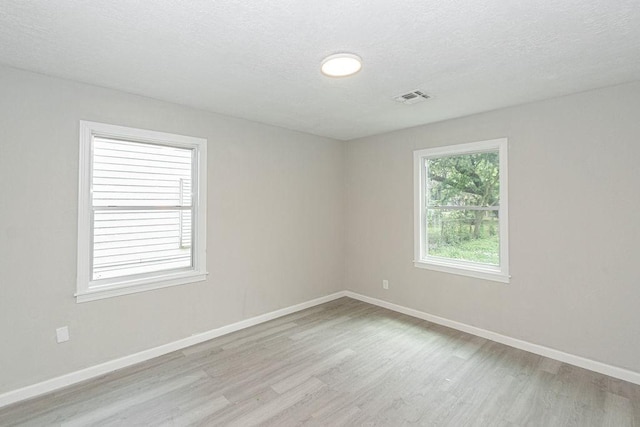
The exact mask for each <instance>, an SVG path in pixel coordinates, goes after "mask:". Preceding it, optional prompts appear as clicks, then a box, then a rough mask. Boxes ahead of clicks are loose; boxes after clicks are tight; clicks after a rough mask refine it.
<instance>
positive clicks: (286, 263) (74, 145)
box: [0, 67, 640, 393]
mask: <svg viewBox="0 0 640 427" xmlns="http://www.w3.org/2000/svg"><path fill="white" fill-rule="evenodd" d="M0 94H1V96H0V200H1V201H0V343H1V348H2V351H0V367H1V368H0V393H2V392H5V391H9V390H13V389H16V388H19V387H22V386H25V385H30V384H33V383H36V382H39V381H43V380H46V379H49V378H52V377H55V376H58V375H62V374H65V373H69V372H72V371H75V370H78V369H81V368H84V367H88V366H92V365H95V364H98V363H101V362H105V361H109V360H112V359H114V358H117V357H121V356H125V355H129V354H132V353H135V352H138V351H141V350H145V349H148V348H152V347H155V346H158V345H161V344H165V343H168V342H171V341H175V340H177V339H180V338H185V337H188V336H190V335H191V334H194V333H198V332H203V331H207V330H210V329H213V328H216V327H220V326H223V325H227V324H230V323H233V322H236V321H239V320H242V319H245V318H248V317H252V316H255V315H258V314H261V313H266V312H269V311H273V310H276V309H278V308H282V307H287V306H291V305H293V304H296V303H299V302H303V301H307V300H310V299H312V298H315V297H319V296H323V295H327V294H330V293H332V292H335V291H338V290H341V289H345V288H346V289H350V290H353V291H356V292H359V293H362V294H365V295H369V296H372V297H377V298H381V299H385V300H387V301H391V302H394V303H397V304H401V305H404V306H407V307H411V308H415V309H418V310H423V311H426V312H428V313H431V314H435V315H439V316H443V317H446V318H449V319H452V320H456V321H459V322H463V323H467V324H470V325H474V326H478V327H480V328H485V329H488V330H491V331H494V332H498V333H502V334H505V335H508V336H511V337H514V338H519V339H523V340H526V341H530V342H533V343H537V344H542V345H545V346H548V347H552V348H556V349H559V350H563V351H566V352H569V353H574V354H577V355H581V356H585V357H588V358H592V359H595V360H599V361H602V362H605V363H609V364H612V365H616V366H620V367H624V368H628V369H632V370H635V371H640V359H639V358H638V357H637V355H638V354H640V314H638V313H640V310H639V309H638V307H640V286H638V284H639V283H640V277H639V276H640V274H639V273H638V269H637V268H636V266H635V264H636V263H637V259H639V258H640V249H639V246H638V239H639V238H640V221H638V219H637V218H638V217H639V212H640V210H639V208H640V198H639V197H638V194H639V193H638V186H639V185H640V168H639V167H638V164H637V163H638V161H639V159H640V120H639V119H638V111H640V83H635V84H629V85H624V86H619V87H614V88H609V89H603V90H599V91H593V92H589V93H583V94H578V95H572V96H568V97H564V98H558V99H553V100H548V101H544V102H539V103H535V104H529V105H524V106H520V107H515V108H510V109H505V110H500V111H495V112H490V113H486V114H481V115H477V116H472V117H467V118H462V119H457V120H452V121H447V122H442V123H438V124H434V125H429V126H423V127H418V128H413V129H408V130H404V131H398V132H394V133H390V134H385V135H380V136H376V137H369V138H365V139H361V140H356V141H351V142H348V143H341V142H337V141H333V140H330V139H324V138H319V137H314V136H310V135H305V134H302V133H297V132H292V131H287V130H283V129H280V128H275V127H270V126H265V125H261V124H258V123H253V122H249V121H244V120H239V119H233V118H228V117H224V116H220V115H216V114H211V113H207V112H204V111H199V110H194V109H189V108H186V107H181V106H178V105H174V104H169V103H165V102H160V101H156V100H152V99H148V98H143V97H138V96H134V95H129V94H125V93H122V92H117V91H112V90H107V89H101V88H97V87H93V86H89V85H83V84H80V83H73V82H69V81H65V80H59V79H54V78H49V77H44V76H40V75H37V74H31V73H27V72H22V71H18V70H14V69H10V68H3V67H0ZM407 108H411V107H407ZM81 119H82V120H93V121H99V122H106V123H112V124H119V125H125V126H133V127H139V128H145V129H153V130H158V131H165V132H173V133H180V134H185V135H192V136H199V137H205V138H208V140H209V153H208V154H209V183H208V186H209V187H208V234H209V238H208V242H207V245H208V259H207V261H208V269H209V272H210V277H209V280H208V281H206V282H202V283H195V284H189V285H184V286H178V287H173V288H167V289H160V290H155V291H150V292H144V293H139V294H135V295H127V296H122V297H117V298H110V299H105V300H99V301H94V302H88V303H84V304H76V302H75V299H74V298H73V293H74V292H75V274H76V234H77V224H76V221H77V185H78V182H77V180H78V178H77V174H78V121H79V120H81ZM503 136H506V137H508V138H509V143H510V152H509V169H510V171H509V172H510V173H509V186H510V187H509V190H510V195H509V197H510V207H509V208H510V228H511V229H510V248H511V273H512V276H513V277H512V281H511V283H510V284H508V285H505V284H501V283H497V282H488V281H484V280H478V279H473V278H468V277H462V276H455V275H449V274H444V273H438V272H434V271H429V270H422V269H417V268H415V267H414V266H413V263H412V258H413V170H412V152H413V150H414V149H418V148H426V147H433V146H438V145H446V144H457V143H464V142H472V141H479V140H484V139H491V138H497V137H503ZM345 180H346V186H345ZM345 236H346V237H345ZM382 279H389V280H390V285H391V286H390V289H389V290H388V291H384V290H382V288H381V281H382ZM63 325H69V327H70V332H71V341H69V342H67V343H64V344H56V342H55V328H56V327H59V326H63Z"/></svg>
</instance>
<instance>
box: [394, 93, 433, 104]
mask: <svg viewBox="0 0 640 427" xmlns="http://www.w3.org/2000/svg"><path fill="white" fill-rule="evenodd" d="M427 99H429V95H427V94H426V93H424V92H422V91H421V90H414V91H411V92H407V93H403V94H402V95H398V96H394V97H393V100H394V101H396V102H402V103H403V104H415V103H417V102H422V101H426V100H427Z"/></svg>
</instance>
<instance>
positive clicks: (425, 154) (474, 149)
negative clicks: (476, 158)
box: [413, 138, 511, 283]
mask: <svg viewBox="0 0 640 427" xmlns="http://www.w3.org/2000/svg"><path fill="white" fill-rule="evenodd" d="M507 147H508V141H507V139H506V138H499V139H492V140H488V141H479V142H472V143H468V144H457V145H450V146H444V147H436V148H427V149H423V150H416V151H414V152H413V159H414V166H413V173H414V265H415V266H416V267H419V268H426V269H430V270H436V271H441V272H445V273H452V274H459V275H463V276H470V277H476V278H480V279H487V280H494V281H497V282H502V283H509V279H510V277H511V276H509V235H508V233H509V213H508V206H509V201H508V187H507V181H508V167H507ZM496 150H497V151H498V156H499V174H500V206H499V210H498V212H499V217H500V225H499V229H500V265H498V266H492V265H487V264H481V263H475V262H470V261H463V260H454V259H451V258H444V257H436V256H432V255H429V254H428V252H427V250H428V248H427V241H428V236H427V222H426V214H427V206H426V194H427V176H426V175H427V171H426V160H427V159H429V158H438V157H449V156H456V155H465V154H474V153H483V152H489V151H496Z"/></svg>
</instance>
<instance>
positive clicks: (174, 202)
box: [92, 137, 192, 206]
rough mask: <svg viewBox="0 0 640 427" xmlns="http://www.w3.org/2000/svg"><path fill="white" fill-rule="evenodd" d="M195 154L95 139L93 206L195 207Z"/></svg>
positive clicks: (156, 146)
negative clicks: (193, 178)
mask: <svg viewBox="0 0 640 427" xmlns="http://www.w3.org/2000/svg"><path fill="white" fill-rule="evenodd" d="M191 153H192V152H191V150H189V149H184V148H177V147H166V146H162V145H153V144H143V143H138V142H128V141H119V140H113V139H107V138H100V137H96V138H94V146H93V172H92V184H93V192H92V200H93V206H191V186H192V183H191V176H192V170H191V168H192V165H191V163H192V155H191Z"/></svg>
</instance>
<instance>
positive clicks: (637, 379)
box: [345, 291, 640, 385]
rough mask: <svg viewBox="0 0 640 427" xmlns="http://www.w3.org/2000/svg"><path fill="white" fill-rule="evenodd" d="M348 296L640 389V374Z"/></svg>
mask: <svg viewBox="0 0 640 427" xmlns="http://www.w3.org/2000/svg"><path fill="white" fill-rule="evenodd" d="M345 296H347V297H349V298H353V299H357V300H360V301H363V302H366V303H369V304H373V305H377V306H379V307H383V308H387V309H389V310H393V311H396V312H398V313H403V314H406V315H408V316H412V317H417V318H418V319H423V320H426V321H428V322H432V323H437V324H438V325H442V326H446V327H448V328H452V329H456V330H458V331H462V332H466V333H469V334H472V335H476V336H479V337H482V338H486V339H488V340H491V341H495V342H499V343H501V344H505V345H508V346H510V347H514V348H517V349H520V350H524V351H528V352H530V353H534V354H538V355H540V356H545V357H548V358H550V359H554V360H558V361H560V362H564V363H568V364H570V365H574V366H578V367H580V368H584V369H588V370H590V371H594V372H598V373H601V374H604V375H608V376H610V377H613V378H618V379H621V380H624V381H628V382H630V383H634V384H639V385H640V372H635V371H630V370H628V369H624V368H619V367H617V366H612V365H608V364H606V363H602V362H597V361H595V360H591V359H587V358H585V357H581V356H576V355H574V354H570V353H565V352H563V351H560V350H555V349H553V348H549V347H545V346H542V345H538V344H533V343H530V342H527V341H522V340H519V339H516V338H511V337H508V336H506V335H501V334H498V333H496V332H491V331H487V330H486V329H481V328H477V327H475V326H471V325H467V324H465V323H460V322H456V321H454V320H449V319H445V318H444V317H439V316H434V315H432V314H428V313H425V312H422V311H419V310H414V309H412V308H408V307H404V306H401V305H397V304H393V303H390V302H387V301H383V300H380V299H376V298H371V297H368V296H365V295H361V294H358V293H355V292H351V291H346V292H345Z"/></svg>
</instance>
